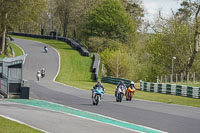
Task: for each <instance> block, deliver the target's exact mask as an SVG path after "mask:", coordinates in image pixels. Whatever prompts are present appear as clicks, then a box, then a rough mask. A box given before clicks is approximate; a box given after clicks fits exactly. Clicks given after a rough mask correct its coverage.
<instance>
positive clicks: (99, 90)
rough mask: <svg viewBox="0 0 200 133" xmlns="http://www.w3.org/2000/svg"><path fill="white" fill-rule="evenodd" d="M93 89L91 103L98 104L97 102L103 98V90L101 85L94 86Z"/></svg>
mask: <svg viewBox="0 0 200 133" xmlns="http://www.w3.org/2000/svg"><path fill="white" fill-rule="evenodd" d="M93 91H94V96H93V98H92V101H93V105H98V103H99V102H100V101H101V99H102V98H103V94H104V91H103V89H102V88H101V87H96V88H95V89H94V90H93Z"/></svg>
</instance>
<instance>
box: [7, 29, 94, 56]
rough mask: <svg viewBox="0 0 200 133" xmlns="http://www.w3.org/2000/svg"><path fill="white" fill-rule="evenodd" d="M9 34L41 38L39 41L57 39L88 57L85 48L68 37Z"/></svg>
mask: <svg viewBox="0 0 200 133" xmlns="http://www.w3.org/2000/svg"><path fill="white" fill-rule="evenodd" d="M10 34H12V35H17V36H25V37H33V38H41V39H53V40H56V39H57V40H59V41H63V42H66V43H68V44H69V45H70V46H71V47H72V48H74V49H75V50H78V51H79V52H80V54H81V55H82V56H90V53H89V51H88V50H87V49H86V48H85V47H83V46H82V45H81V44H80V43H79V42H77V41H75V40H73V39H71V38H68V37H55V36H44V35H34V34H26V33H17V32H12V33H10Z"/></svg>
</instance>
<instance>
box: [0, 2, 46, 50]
mask: <svg viewBox="0 0 200 133" xmlns="http://www.w3.org/2000/svg"><path fill="white" fill-rule="evenodd" d="M45 5H46V0H1V1H0V25H1V26H0V48H1V54H6V53H5V51H6V50H5V48H6V33H7V30H8V29H12V28H14V27H16V26H17V25H20V24H22V22H23V21H37V20H38V16H39V14H40V12H41V11H42V10H44V9H45Z"/></svg>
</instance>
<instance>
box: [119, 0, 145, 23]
mask: <svg viewBox="0 0 200 133" xmlns="http://www.w3.org/2000/svg"><path fill="white" fill-rule="evenodd" d="M121 1H122V3H123V5H124V8H125V9H126V12H127V13H129V14H130V16H131V17H132V19H133V22H135V24H136V25H137V27H140V26H141V25H142V23H143V21H144V20H143V18H144V9H143V7H142V1H141V0H121Z"/></svg>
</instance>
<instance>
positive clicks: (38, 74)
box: [36, 71, 41, 81]
mask: <svg viewBox="0 0 200 133" xmlns="http://www.w3.org/2000/svg"><path fill="white" fill-rule="evenodd" d="M36 77H37V80H38V81H39V80H40V77H41V73H40V71H37V75H36Z"/></svg>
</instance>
